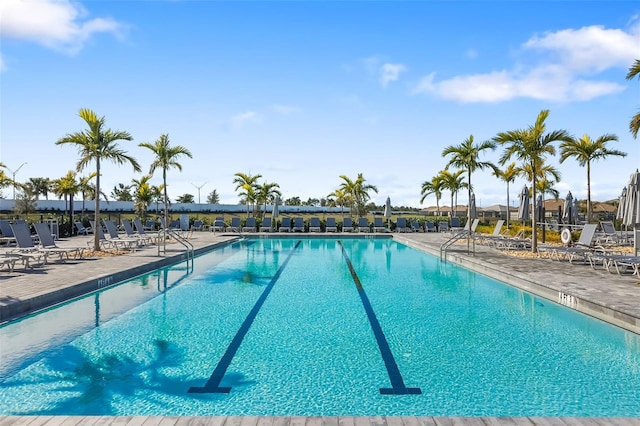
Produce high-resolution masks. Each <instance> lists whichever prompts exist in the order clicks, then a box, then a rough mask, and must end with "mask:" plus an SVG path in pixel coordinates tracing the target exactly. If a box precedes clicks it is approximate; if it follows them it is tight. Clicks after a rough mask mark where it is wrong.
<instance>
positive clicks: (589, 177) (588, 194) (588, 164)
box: [576, 161, 591, 223]
mask: <svg viewBox="0 0 640 426" xmlns="http://www.w3.org/2000/svg"><path fill="white" fill-rule="evenodd" d="M576 213H577V212H576ZM587 223H591V163H590V162H588V161H587Z"/></svg>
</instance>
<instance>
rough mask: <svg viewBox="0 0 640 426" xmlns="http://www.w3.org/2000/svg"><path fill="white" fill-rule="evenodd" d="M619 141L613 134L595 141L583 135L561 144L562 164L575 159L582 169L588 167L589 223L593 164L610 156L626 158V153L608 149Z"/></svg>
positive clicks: (589, 218)
mask: <svg viewBox="0 0 640 426" xmlns="http://www.w3.org/2000/svg"><path fill="white" fill-rule="evenodd" d="M612 141H616V142H617V141H618V137H617V136H616V135H613V134H605V135H602V136H600V137H599V138H598V139H596V140H593V139H591V137H590V136H589V135H586V134H585V135H583V136H582V137H581V138H580V139H575V138H573V139H571V140H566V141H563V142H562V143H561V144H560V163H564V161H565V160H566V159H568V158H571V157H573V158H575V159H576V161H577V162H578V164H580V166H581V167H584V166H587V222H591V219H592V217H591V216H592V213H593V211H592V207H591V163H592V162H593V161H597V160H599V159H601V158H602V159H604V158H607V157H609V156H610V155H617V156H619V157H625V156H626V155H627V153H626V152H622V151H618V150H616V149H608V148H607V143H609V142H612Z"/></svg>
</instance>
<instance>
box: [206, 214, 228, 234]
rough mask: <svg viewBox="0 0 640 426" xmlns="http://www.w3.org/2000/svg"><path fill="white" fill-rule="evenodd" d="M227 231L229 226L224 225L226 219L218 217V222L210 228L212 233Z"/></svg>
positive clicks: (214, 222)
mask: <svg viewBox="0 0 640 426" xmlns="http://www.w3.org/2000/svg"><path fill="white" fill-rule="evenodd" d="M225 229H227V224H226V223H224V218H222V217H217V218H216V220H214V221H213V226H211V228H209V230H210V231H211V232H216V231H218V232H224V230H225Z"/></svg>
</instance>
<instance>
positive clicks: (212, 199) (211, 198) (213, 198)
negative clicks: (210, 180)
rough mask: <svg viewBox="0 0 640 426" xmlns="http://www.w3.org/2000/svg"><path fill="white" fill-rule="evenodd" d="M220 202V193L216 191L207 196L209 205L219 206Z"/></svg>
mask: <svg viewBox="0 0 640 426" xmlns="http://www.w3.org/2000/svg"><path fill="white" fill-rule="evenodd" d="M219 202H220V195H218V191H216V190H215V189H214V190H213V191H211V192H210V193H209V195H207V203H209V204H218V203H219Z"/></svg>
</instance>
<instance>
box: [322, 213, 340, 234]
mask: <svg viewBox="0 0 640 426" xmlns="http://www.w3.org/2000/svg"><path fill="white" fill-rule="evenodd" d="M324 230H325V231H326V232H338V225H336V218H335V217H328V218H327V223H326V224H325V227H324Z"/></svg>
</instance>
